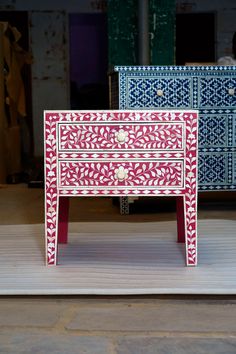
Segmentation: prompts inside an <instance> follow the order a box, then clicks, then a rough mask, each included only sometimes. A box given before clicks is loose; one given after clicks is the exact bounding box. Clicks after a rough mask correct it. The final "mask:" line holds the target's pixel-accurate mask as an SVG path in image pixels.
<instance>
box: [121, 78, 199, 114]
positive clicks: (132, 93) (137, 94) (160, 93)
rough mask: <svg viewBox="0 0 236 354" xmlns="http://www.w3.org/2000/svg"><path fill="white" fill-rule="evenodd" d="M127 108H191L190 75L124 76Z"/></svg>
mask: <svg viewBox="0 0 236 354" xmlns="http://www.w3.org/2000/svg"><path fill="white" fill-rule="evenodd" d="M121 94H124V95H126V100H127V101H126V107H127V108H132V109H135V108H164V107H165V108H174V107H175V108H176V107H177V108H192V107H193V105H192V78H191V77H185V78H180V77H130V76H127V77H126V92H121Z"/></svg>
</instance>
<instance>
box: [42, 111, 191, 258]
mask: <svg viewBox="0 0 236 354" xmlns="http://www.w3.org/2000/svg"><path fill="white" fill-rule="evenodd" d="M137 121H138V123H137ZM59 122H60V124H58V123H59ZM97 122H99V125H97ZM103 122H104V123H103ZM109 122H112V124H110V125H109ZM140 122H142V124H140ZM145 122H146V123H147V124H143V123H145ZM84 123H86V124H84ZM90 123H93V124H90ZM101 123H102V124H101ZM114 123H115V124H114ZM62 127H64V128H65V129H64V128H63V129H62ZM79 127H80V128H79ZM117 127H118V128H117ZM127 127H128V130H127ZM122 129H123V131H124V132H126V131H128V135H127V136H128V139H125V142H124V143H122V144H120V143H119V142H117V141H116V136H117V134H116V133H117V131H119V130H122ZM184 132H186V137H185V139H183V136H184ZM127 136H126V138H127ZM45 137H46V141H45V147H46V149H45V164H46V166H45V198H46V213H45V215H46V218H45V223H46V240H47V264H56V259H57V232H58V215H57V214H58V200H59V196H72V195H78V196H79V195H80V196H81V195H89V196H91V195H117V196H124V195H170V196H185V207H186V208H185V209H186V251H187V253H186V254H187V257H186V259H187V264H188V265H196V263H197V231H196V222H197V214H196V211H197V114H196V113H191V112H187V113H186V112H181V111H179V112H175V111H159V112H158V111H156V112H153V111H139V112H138V111H136V112H135V111H131V112H129V111H124V112H122V111H117V112H114V111H112V112H110V113H109V112H108V111H106V112H73V111H70V112H59V113H47V114H46V119H45ZM59 138H60V139H59ZM58 139H59V141H58ZM134 147H135V149H137V150H136V151H134V150H133V152H132V149H134ZM104 150H105V151H104ZM112 150H113V152H112ZM62 155H63V156H62ZM183 161H184V162H185V164H184V165H183V163H182V162H183ZM118 172H119V173H120V176H121V177H122V178H120V179H119V178H116V174H117V173H118ZM183 173H184V175H183ZM58 174H59V175H58ZM123 177H125V178H124V179H123Z"/></svg>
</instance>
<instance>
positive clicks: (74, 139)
mask: <svg viewBox="0 0 236 354" xmlns="http://www.w3.org/2000/svg"><path fill="white" fill-rule="evenodd" d="M60 149H61V150H79V149H168V150H170V149H172V150H174V149H183V124H180V123H179V124H176V123H175V124H158V123H157V124H152V125H138V124H137V125H118V126H117V125H109V124H107V125H79V124H61V125H60Z"/></svg>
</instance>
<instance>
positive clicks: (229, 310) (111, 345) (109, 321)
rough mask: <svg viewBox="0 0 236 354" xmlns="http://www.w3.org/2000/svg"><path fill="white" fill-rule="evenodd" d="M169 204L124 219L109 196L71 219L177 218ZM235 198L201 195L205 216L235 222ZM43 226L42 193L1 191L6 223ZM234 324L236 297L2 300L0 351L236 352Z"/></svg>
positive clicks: (91, 201) (147, 206)
mask: <svg viewBox="0 0 236 354" xmlns="http://www.w3.org/2000/svg"><path fill="white" fill-rule="evenodd" d="M167 199H168V201H166V200H164V199H163V200H162V203H161V206H160V202H159V201H158V200H157V201H156V200H154V201H153V200H149V201H147V200H140V201H138V202H136V203H135V204H134V205H133V206H132V208H131V212H132V213H131V214H130V215H127V216H121V215H119V209H118V206H117V205H114V204H112V201H111V200H110V199H109V198H104V199H102V198H84V199H82V198H73V199H72V200H71V210H70V221H89V220H90V221H91V222H92V221H93V220H96V221H99V220H100V221H104V220H109V221H111V220H114V221H118V220H122V221H129V222H132V221H134V222H139V221H142V222H144V221H153V220H173V219H174V218H175V212H174V205H173V203H172V202H169V199H170V198H167ZM234 200H235V194H234V193H230V194H229V193H228V195H227V196H226V195H225V194H224V195H222V194H221V195H220V194H218V195H217V196H215V195H213V194H212V195H211V197H210V196H209V195H208V196H206V195H202V196H200V199H199V218H204V219H207V218H211V219H212V218H216V219H217V218H221V219H222V218H224V219H233V220H235V218H236V205H235V203H234ZM144 210H145V212H144ZM42 222H43V190H42V189H28V188H27V187H26V186H24V185H16V186H6V185H4V186H0V223H1V224H25V223H26V224H27V223H42ZM0 286H1V285H0ZM235 318H236V296H228V297H219V296H218V297H212V296H204V297H199V296H191V297H190V296H149V297H148V296H129V297H81V296H80V297H72V296H67V297H2V298H0V353H3V354H8V353H9V354H16V353H17V354H21V353H22V354H23V353H24V354H28V353H30V354H31V353H32V354H46V353H51V354H54V353H57V354H85V353H86V354H108V353H109V354H144V353H145V354H158V353H160V354H172V353H173V354H175V353H176V354H177V353H179V354H180V353H181V354H185V353H186V354H192V353H194V354H198V353H199V354H211V353H214V354H231V353H232V354H233V353H234V354H235V353H236V320H235Z"/></svg>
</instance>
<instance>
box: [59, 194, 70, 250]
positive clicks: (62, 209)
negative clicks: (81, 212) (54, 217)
mask: <svg viewBox="0 0 236 354" xmlns="http://www.w3.org/2000/svg"><path fill="white" fill-rule="evenodd" d="M69 201H70V200H69V197H60V198H59V217H58V218H59V220H58V243H67V241H68V216H69Z"/></svg>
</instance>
